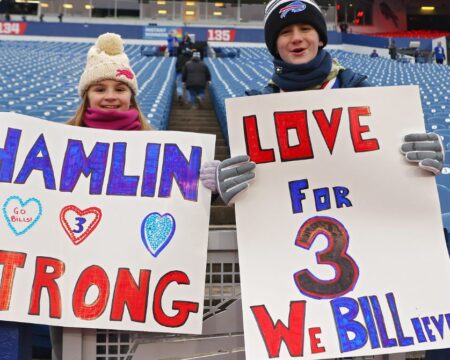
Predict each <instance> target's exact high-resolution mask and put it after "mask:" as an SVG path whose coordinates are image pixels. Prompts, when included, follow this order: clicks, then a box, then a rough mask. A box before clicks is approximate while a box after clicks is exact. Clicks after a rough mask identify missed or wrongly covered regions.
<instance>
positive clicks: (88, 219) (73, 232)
mask: <svg viewBox="0 0 450 360" xmlns="http://www.w3.org/2000/svg"><path fill="white" fill-rule="evenodd" d="M101 218H102V211H101V210H100V209H99V208H98V207H90V208H87V209H85V210H80V209H79V208H77V207H76V206H75V205H67V206H65V207H64V208H63V209H62V210H61V213H60V214H59V220H60V221H61V225H62V227H63V229H64V231H65V232H66V234H67V235H68V236H69V238H70V240H71V241H72V242H73V244H74V245H79V244H81V243H82V242H83V241H84V240H86V238H87V237H88V236H89V235H90V234H91V233H92V232H93V231H94V230H95V228H96V227H97V225H98V224H99V222H100V220H101Z"/></svg>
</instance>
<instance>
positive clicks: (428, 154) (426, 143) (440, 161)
mask: <svg viewBox="0 0 450 360" xmlns="http://www.w3.org/2000/svg"><path fill="white" fill-rule="evenodd" d="M403 141H404V143H403V144H402V147H401V151H402V153H403V154H405V156H406V160H408V161H411V162H416V163H419V167H421V168H422V169H425V170H428V171H430V172H432V173H433V174H434V175H439V174H440V173H441V171H442V168H443V167H444V146H443V144H442V140H441V137H440V136H439V135H438V134H435V133H421V134H408V135H406V136H405V138H404V139H403Z"/></svg>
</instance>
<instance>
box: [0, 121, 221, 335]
mask: <svg viewBox="0 0 450 360" xmlns="http://www.w3.org/2000/svg"><path fill="white" fill-rule="evenodd" d="M0 117H1V121H0V187H1V194H2V196H1V198H0V202H1V215H0V217H1V219H0V228H1V234H2V236H1V238H0V264H1V265H2V266H1V267H0V269H1V285H0V319H2V320H9V321H20V322H33V323H44V324H51V325H61V326H73V327H89V328H107V329H123V330H136V331H156V332H168V333H200V332H201V326H202V315H203V296H204V286H205V263H206V252H207V238H208V224H209V206H210V205H209V204H210V192H209V191H208V190H206V189H205V188H204V187H202V186H201V185H199V184H200V182H199V169H200V166H201V163H202V162H204V161H210V160H212V159H213V151H214V136H212V135H201V134H193V133H181V132H170V131H161V132H158V131H107V130H94V129H87V128H81V127H71V126H68V125H64V124H57V123H52V122H48V121H45V120H40V119H36V118H31V117H27V116H23V115H18V114H13V113H1V114H0Z"/></svg>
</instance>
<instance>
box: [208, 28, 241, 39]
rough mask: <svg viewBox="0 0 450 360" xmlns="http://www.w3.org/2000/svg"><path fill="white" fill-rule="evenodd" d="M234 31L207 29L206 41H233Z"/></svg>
mask: <svg viewBox="0 0 450 360" xmlns="http://www.w3.org/2000/svg"><path fill="white" fill-rule="evenodd" d="M235 37H236V30H235V29H231V30H228V29H208V41H234V38H235Z"/></svg>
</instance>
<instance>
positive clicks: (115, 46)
mask: <svg viewBox="0 0 450 360" xmlns="http://www.w3.org/2000/svg"><path fill="white" fill-rule="evenodd" d="M103 80H117V81H121V82H123V83H125V84H126V85H128V87H129V88H130V89H131V91H132V92H133V94H134V95H136V94H137V92H138V85H137V81H136V75H135V74H134V72H133V70H132V69H131V67H130V61H129V60H128V57H127V54H125V52H124V48H123V40H122V38H121V37H120V35H117V34H113V33H106V34H103V35H100V36H99V37H98V39H97V42H96V43H95V45H94V46H92V47H91V48H90V49H89V52H88V55H87V61H86V68H85V69H84V72H83V74H81V78H80V83H79V84H78V93H79V94H80V96H83V95H84V93H85V92H86V91H87V89H89V86H91V85H93V84H95V83H97V82H99V81H103Z"/></svg>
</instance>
